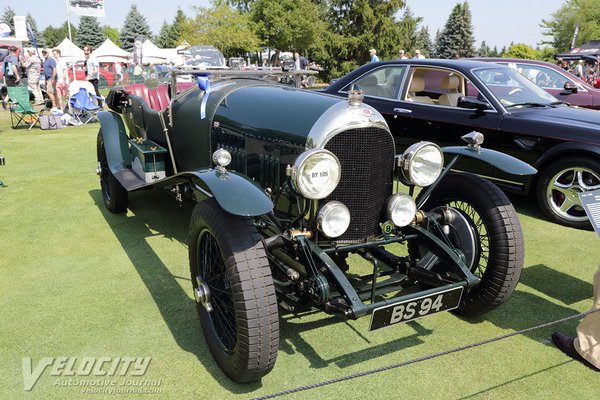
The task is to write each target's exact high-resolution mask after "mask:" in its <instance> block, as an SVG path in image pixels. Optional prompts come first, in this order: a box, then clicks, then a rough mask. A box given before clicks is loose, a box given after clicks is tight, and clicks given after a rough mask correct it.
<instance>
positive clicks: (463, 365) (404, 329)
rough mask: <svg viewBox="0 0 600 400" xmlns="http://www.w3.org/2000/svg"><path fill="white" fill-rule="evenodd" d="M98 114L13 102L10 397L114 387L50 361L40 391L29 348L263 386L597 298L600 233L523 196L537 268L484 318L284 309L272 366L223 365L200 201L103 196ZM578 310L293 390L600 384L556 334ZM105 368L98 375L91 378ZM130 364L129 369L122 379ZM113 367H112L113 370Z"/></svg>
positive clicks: (218, 387) (234, 389) (8, 147)
mask: <svg viewBox="0 0 600 400" xmlns="http://www.w3.org/2000/svg"><path fill="white" fill-rule="evenodd" d="M97 132H98V124H97V123H96V124H89V125H87V126H85V127H68V128H66V129H63V130H60V131H41V130H39V129H37V128H36V129H33V130H32V131H30V132H27V131H26V130H22V129H21V130H12V129H11V128H10V119H9V115H8V112H6V111H2V110H0V151H2V155H4V156H5V157H6V162H7V165H6V166H3V167H0V180H1V181H4V183H5V184H6V187H4V188H0V232H1V238H0V293H1V294H0V324H1V325H0V326H1V329H0V361H1V363H0V393H1V395H0V397H1V398H3V399H75V398H101V397H102V398H103V397H108V398H115V396H109V395H101V394H95V395H87V396H86V395H85V394H83V393H82V388H81V387H77V386H61V383H64V382H66V381H67V380H68V379H69V378H71V379H80V380H81V379H83V378H85V377H81V376H75V377H68V376H64V375H61V376H53V375H52V370H51V367H49V368H48V369H46V370H45V371H44V372H43V373H42V375H41V378H40V380H39V381H38V382H37V384H36V385H35V386H34V387H33V389H32V390H31V391H29V392H26V391H24V386H23V383H24V381H23V364H22V358H23V357H31V358H32V359H33V365H34V366H35V365H36V364H37V362H38V361H39V360H40V359H42V358H43V357H61V356H64V357H70V356H75V357H77V358H78V360H81V359H83V358H84V357H96V358H99V357H128V356H132V357H151V362H150V365H149V367H148V369H147V371H146V374H145V375H144V376H143V377H132V376H131V375H128V376H126V377H125V378H127V379H133V378H135V379H138V380H139V379H141V378H143V379H145V380H154V381H156V382H158V384H159V386H155V387H154V389H158V390H159V391H160V393H158V394H145V395H133V394H126V395H122V396H117V397H125V398H137V397H142V398H153V397H154V398H177V399H190V398H197V399H228V398H251V397H259V396H264V395H267V394H270V393H273V392H278V391H282V390H285V389H288V388H294V387H298V386H302V385H306V384H311V383H317V382H322V381H325V380H328V379H334V378H339V377H342V376H345V375H349V374H354V373H358V372H362V371H366V370H370V369H375V368H378V367H381V366H386V365H390V364H395V363H399V362H402V361H407V360H411V359H414V358H419V357H423V356H427V355H430V354H433V353H437V352H440V351H445V350H450V349H453V348H456V347H459V346H463V345H466V344H470V343H473V342H477V341H481V340H485V339H489V338H492V337H495V336H499V335H503V334H507V333H510V332H514V331H517V330H520V329H524V328H527V327H531V326H534V325H538V324H541V323H544V322H548V321H553V320H556V319H559V318H563V317H567V316H570V315H574V314H577V313H580V312H582V311H586V310H588V309H589V308H590V307H591V305H592V285H591V280H592V276H593V273H594V271H595V269H596V268H597V266H598V264H599V263H600V240H599V239H598V238H597V237H596V235H595V233H593V232H590V231H578V230H574V229H569V228H565V227H561V226H558V225H555V224H551V223H548V222H546V221H544V220H542V219H541V217H540V214H539V213H538V211H537V209H536V207H535V205H534V204H532V203H531V201H530V200H529V199H523V198H518V197H515V198H513V201H515V203H516V206H517V210H518V211H519V215H520V217H521V223H522V225H523V229H524V235H525V240H526V259H525V266H526V268H525V270H524V273H523V276H522V279H521V283H520V284H519V286H518V287H517V290H516V292H515V293H514V294H513V296H512V297H511V298H510V300H509V301H508V302H507V303H506V304H504V305H503V306H502V307H500V308H498V309H497V310H495V311H493V312H490V313H489V314H487V315H485V316H484V317H482V318H478V319H475V320H464V319H460V318H458V317H456V316H454V315H453V314H450V313H442V314H439V315H436V316H432V317H430V318H426V319H422V320H417V321H414V322H411V323H409V324H405V325H401V326H396V327H394V328H390V329H384V330H381V331H377V332H374V333H368V332H367V329H368V323H369V318H363V319H360V320H357V321H348V322H344V321H341V320H339V319H337V318H336V317H332V316H328V315H325V314H321V313H315V314H311V315H304V316H300V317H294V316H286V317H282V318H281V338H280V341H281V345H280V351H279V356H278V360H277V364H276V365H275V368H274V370H273V371H272V372H271V373H270V374H269V375H267V376H266V377H265V378H263V380H262V382H259V383H254V384H250V385H237V384H234V383H232V382H231V381H229V380H228V379H227V378H226V377H225V376H224V375H223V374H222V373H221V372H220V370H219V368H218V367H217V366H216V364H215V362H214V361H213V359H212V357H211V355H210V353H209V351H208V348H207V347H206V345H205V343H204V340H203V337H202V334H201V331H200V325H199V322H198V320H197V316H196V310H195V305H194V301H193V298H192V291H191V284H190V282H189V272H188V260H187V245H186V235H187V227H188V221H189V217H190V214H191V211H192V204H190V203H189V202H188V203H187V204H185V205H184V206H183V207H177V205H176V203H175V201H174V200H173V198H172V197H171V196H169V195H168V194H166V193H162V192H158V191H155V192H141V193H134V194H132V195H131V196H130V209H129V211H128V212H127V214H126V215H113V214H110V213H109V212H107V211H106V210H105V208H104V207H103V204H102V197H101V193H100V190H99V180H98V177H97V176H96V174H95V169H96V148H95V146H96V135H97ZM576 325H577V321H576V320H572V321H569V322H565V323H563V324H561V325H558V326H554V327H549V328H545V329H541V330H536V331H532V332H530V333H527V334H525V335H518V336H515V337H512V338H509V339H506V340H502V341H498V342H494V343H490V344H487V345H483V346H480V347H476V348H472V349H469V350H465V351H461V352H458V353H453V354H450V355H447V356H442V357H438V358H435V359H432V360H427V361H423V362H419V363H416V364H411V365H409V366H405V367H401V368H397V369H393V370H388V371H386V372H381V373H378V374H374V375H369V376H365V377H362V378H357V379H353V380H349V381H345V382H342V383H337V384H333V385H329V386H325V387H321V388H317V389H313V390H309V391H304V392H300V393H296V394H292V395H289V396H287V398H291V399H314V398H318V399H342V398H343V399H364V398H370V399H421V398H423V399H464V398H473V399H510V400H515V399H597V398H598V393H600V374H599V373H598V372H593V371H591V370H589V369H587V368H585V367H584V366H582V365H581V364H579V363H576V362H573V361H571V360H570V359H569V358H567V357H566V356H564V355H563V354H562V353H561V352H559V351H558V350H557V349H556V348H555V347H554V346H553V345H552V344H551V343H550V342H549V337H550V334H551V333H552V332H553V331H554V330H562V331H564V332H567V333H573V332H574V329H575V326H576ZM92 378H93V379H96V380H97V379H98V377H90V379H92ZM122 378H123V377H119V376H117V377H115V379H117V381H118V382H119V381H120V380H121V379H122ZM106 379H108V378H106Z"/></svg>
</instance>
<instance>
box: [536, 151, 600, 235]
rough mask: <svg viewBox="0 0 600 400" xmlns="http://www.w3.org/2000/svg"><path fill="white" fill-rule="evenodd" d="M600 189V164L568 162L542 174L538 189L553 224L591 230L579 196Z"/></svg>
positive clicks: (554, 166)
mask: <svg viewBox="0 0 600 400" xmlns="http://www.w3.org/2000/svg"><path fill="white" fill-rule="evenodd" d="M598 189H600V162H598V161H597V160H593V159H589V158H580V159H576V158H565V159H564V160H561V161H560V162H556V163H553V164H552V165H550V166H548V167H547V168H546V169H544V170H543V172H542V174H541V175H540V178H539V181H538V187H537V195H538V202H539V204H540V208H541V209H542V211H543V212H544V213H545V214H546V215H547V216H548V217H549V218H550V219H551V220H552V221H554V222H558V223H559V224H561V225H566V226H571V227H573V228H583V229H589V228H590V226H591V225H590V222H589V219H588V217H587V215H586V213H585V210H584V209H583V206H582V205H581V200H580V199H579V194H580V193H584V192H588V191H591V190H598Z"/></svg>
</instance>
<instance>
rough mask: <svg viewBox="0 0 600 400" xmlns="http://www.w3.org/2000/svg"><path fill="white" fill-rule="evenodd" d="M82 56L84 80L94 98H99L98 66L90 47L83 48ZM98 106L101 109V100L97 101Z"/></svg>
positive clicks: (87, 45)
mask: <svg viewBox="0 0 600 400" xmlns="http://www.w3.org/2000/svg"><path fill="white" fill-rule="evenodd" d="M83 54H84V56H85V69H86V77H85V79H86V80H87V81H89V82H90V83H91V84H92V86H93V87H94V90H95V91H96V96H100V90H98V78H99V77H100V64H99V63H98V60H96V57H93V56H92V46H90V45H89V44H86V45H85V46H83ZM98 105H99V106H100V107H102V100H101V99H98Z"/></svg>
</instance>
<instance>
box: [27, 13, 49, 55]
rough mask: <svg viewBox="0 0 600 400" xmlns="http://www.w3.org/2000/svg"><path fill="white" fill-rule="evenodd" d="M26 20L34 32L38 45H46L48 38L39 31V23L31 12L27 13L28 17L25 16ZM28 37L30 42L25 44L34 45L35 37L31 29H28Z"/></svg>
mask: <svg viewBox="0 0 600 400" xmlns="http://www.w3.org/2000/svg"><path fill="white" fill-rule="evenodd" d="M25 21H26V22H27V26H28V27H30V28H31V32H33V37H34V38H35V43H36V45H37V46H38V47H46V46H47V44H46V40H45V39H44V35H42V34H40V33H39V32H38V28H37V23H36V22H35V19H33V16H32V15H31V14H30V13H27V17H25ZM27 37H28V38H29V41H28V42H25V46H33V41H32V40H33V38H31V35H30V33H29V29H28V30H27Z"/></svg>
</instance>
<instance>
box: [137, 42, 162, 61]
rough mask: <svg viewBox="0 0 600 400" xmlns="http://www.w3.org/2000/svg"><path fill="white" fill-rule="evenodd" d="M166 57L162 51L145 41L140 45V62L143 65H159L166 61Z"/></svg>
mask: <svg viewBox="0 0 600 400" xmlns="http://www.w3.org/2000/svg"><path fill="white" fill-rule="evenodd" d="M167 58H168V55H167V54H165V52H164V51H163V49H160V48H159V47H158V46H157V45H155V44H154V43H152V42H151V41H150V39H146V40H145V41H144V43H142V62H143V63H144V64H160V63H164V62H166V61H167Z"/></svg>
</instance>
